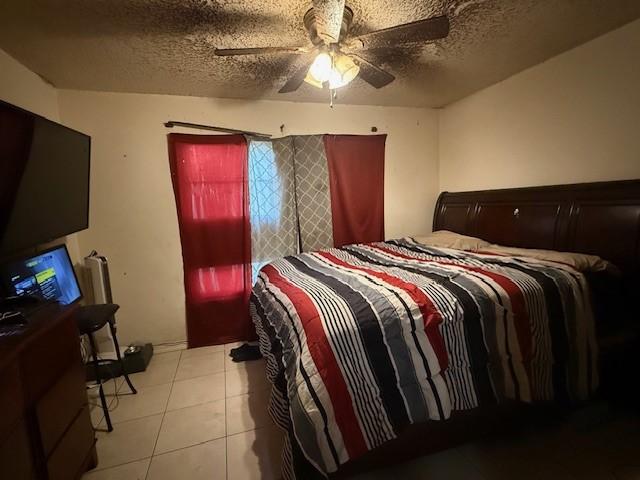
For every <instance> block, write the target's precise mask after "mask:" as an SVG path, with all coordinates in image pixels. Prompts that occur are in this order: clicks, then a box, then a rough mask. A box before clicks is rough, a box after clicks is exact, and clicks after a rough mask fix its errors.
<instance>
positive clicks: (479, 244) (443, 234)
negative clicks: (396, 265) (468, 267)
mask: <svg viewBox="0 0 640 480" xmlns="http://www.w3.org/2000/svg"><path fill="white" fill-rule="evenodd" d="M413 239H414V240H415V241H416V242H418V243H422V244H423V245H427V246H430V247H442V248H454V249H456V250H470V251H476V250H483V249H484V248H485V247H488V246H489V245H491V244H490V243H489V242H485V241H484V240H481V239H480V238H475V237H469V236H467V235H460V234H459V233H455V232H450V231H449V230H438V231H437V232H433V233H430V234H428V235H422V236H419V237H413Z"/></svg>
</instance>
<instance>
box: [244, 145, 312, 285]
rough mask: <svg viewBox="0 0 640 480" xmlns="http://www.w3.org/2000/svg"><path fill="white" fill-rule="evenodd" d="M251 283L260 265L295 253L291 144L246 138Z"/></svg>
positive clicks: (297, 241)
mask: <svg viewBox="0 0 640 480" xmlns="http://www.w3.org/2000/svg"><path fill="white" fill-rule="evenodd" d="M248 140H249V208H250V222H251V263H252V274H253V281H254V282H255V280H256V278H257V276H258V272H259V271H260V268H262V266H263V265H265V264H266V263H268V262H270V261H271V260H274V259H276V258H279V257H285V256H287V255H294V254H296V253H298V243H299V240H298V227H297V218H296V204H295V176H294V163H293V140H292V139H291V138H290V137H287V138H282V139H276V140H266V141H265V140H259V139H254V138H249V139H248Z"/></svg>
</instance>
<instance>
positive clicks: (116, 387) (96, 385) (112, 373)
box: [84, 348, 120, 415]
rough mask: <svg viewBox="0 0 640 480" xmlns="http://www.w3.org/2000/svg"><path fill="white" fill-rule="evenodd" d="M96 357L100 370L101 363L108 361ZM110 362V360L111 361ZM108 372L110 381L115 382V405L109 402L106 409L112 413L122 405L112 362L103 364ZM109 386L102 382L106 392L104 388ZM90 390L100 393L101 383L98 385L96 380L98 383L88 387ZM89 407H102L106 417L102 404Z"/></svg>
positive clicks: (93, 404)
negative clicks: (95, 389) (94, 389)
mask: <svg viewBox="0 0 640 480" xmlns="http://www.w3.org/2000/svg"><path fill="white" fill-rule="evenodd" d="M84 353H88V352H87V351H86V348H85V349H84ZM96 357H97V358H98V368H100V362H101V361H103V362H104V361H106V360H105V359H104V358H102V357H100V355H96ZM109 360H110V359H109ZM103 365H104V366H105V367H106V368H107V370H109V373H110V376H111V378H110V380H113V396H114V404H113V405H111V406H110V405H109V402H107V405H106V406H105V407H104V408H106V410H107V411H108V412H109V413H111V412H113V411H114V410H116V409H117V408H118V406H119V405H120V395H119V392H118V378H119V377H118V376H116V375H115V373H116V372H115V371H114V369H113V367H112V366H111V364H110V362H109V363H104V364H103ZM107 384H108V381H107V382H102V388H103V390H104V386H105V385H107ZM88 388H89V389H93V388H97V389H98V391H99V390H100V383H97V379H96V383H95V384H94V385H91V386H90V387H88ZM89 405H91V406H92V407H100V408H101V409H103V415H104V408H103V406H102V403H101V402H100V403H91V402H89Z"/></svg>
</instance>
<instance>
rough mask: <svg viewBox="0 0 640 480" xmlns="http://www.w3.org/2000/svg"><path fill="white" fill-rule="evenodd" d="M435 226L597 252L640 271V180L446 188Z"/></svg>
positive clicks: (506, 241)
mask: <svg viewBox="0 0 640 480" xmlns="http://www.w3.org/2000/svg"><path fill="white" fill-rule="evenodd" d="M433 229H434V230H451V231H453V232H457V233H461V234H464V235H471V236H474V237H479V238H482V239H484V240H487V241H489V242H492V243H497V244H500V245H507V246H514V247H524V248H542V249H547V250H559V251H566V252H579V253H589V254H593V255H599V256H600V257H602V258H605V259H607V260H609V261H611V262H613V263H615V264H616V265H617V266H618V267H619V268H620V269H622V270H623V271H624V272H625V273H627V274H633V275H635V274H638V273H640V180H626V181H618V182H598V183H579V184H573V185H553V186H548V187H530V188H509V189H504V190H483V191H476V192H458V193H449V192H442V193H441V194H440V196H439V197H438V203H437V204H436V210H435V215H434V219H433Z"/></svg>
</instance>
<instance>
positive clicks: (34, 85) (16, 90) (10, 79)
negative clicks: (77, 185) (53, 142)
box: [0, 50, 80, 265]
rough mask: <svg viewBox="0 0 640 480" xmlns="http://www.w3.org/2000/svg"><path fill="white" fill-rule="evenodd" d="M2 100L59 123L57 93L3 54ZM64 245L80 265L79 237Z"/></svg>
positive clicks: (68, 239) (0, 55)
mask: <svg viewBox="0 0 640 480" xmlns="http://www.w3.org/2000/svg"><path fill="white" fill-rule="evenodd" d="M0 100H4V101H5V102H9V103H11V104H13V105H16V106H18V107H21V108H24V109H25V110H29V111H31V112H34V113H37V114H38V115H42V116H43V117H46V118H48V119H50V120H53V121H55V122H57V121H59V120H60V115H59V111H58V91H57V90H56V89H55V88H54V87H53V86H51V85H50V84H49V83H47V82H45V81H44V80H43V79H42V78H40V77H39V76H38V75H36V74H35V73H33V72H32V71H31V70H29V69H28V68H27V67H25V66H24V65H22V64H21V63H19V62H17V61H16V60H14V59H13V58H12V57H11V56H9V55H8V54H7V53H6V52H4V51H3V50H0ZM61 241H64V242H65V243H66V244H67V247H68V249H69V254H70V255H71V259H72V260H73V262H74V264H76V265H77V264H78V263H79V262H80V250H79V246H78V241H77V238H76V235H69V236H68V237H66V238H65V239H61V240H56V241H54V242H52V244H54V243H60V242H61Z"/></svg>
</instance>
